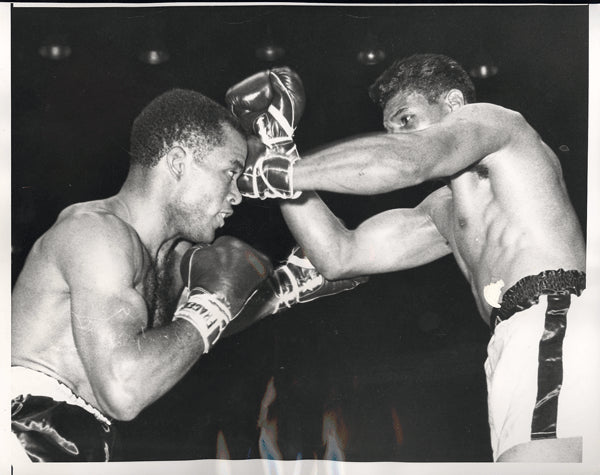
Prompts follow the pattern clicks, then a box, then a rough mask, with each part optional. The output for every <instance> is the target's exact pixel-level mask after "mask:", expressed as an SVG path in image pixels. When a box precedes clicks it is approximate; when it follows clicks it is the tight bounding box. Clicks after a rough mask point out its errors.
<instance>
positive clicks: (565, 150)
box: [558, 145, 571, 152]
mask: <svg viewBox="0 0 600 475" xmlns="http://www.w3.org/2000/svg"><path fill="white" fill-rule="evenodd" d="M558 149H559V150H560V151H561V152H570V151H571V149H570V148H569V146H568V145H561V146H560V147H558Z"/></svg>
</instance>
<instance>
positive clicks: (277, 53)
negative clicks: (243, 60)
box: [254, 27, 285, 61]
mask: <svg viewBox="0 0 600 475" xmlns="http://www.w3.org/2000/svg"><path fill="white" fill-rule="evenodd" d="M254 53H255V54H256V57H257V58H258V59H260V60H261V61H277V60H278V59H280V58H283V56H284V55H285V49H284V48H283V47H282V46H281V45H280V44H279V43H278V42H277V41H275V40H274V39H273V35H272V33H271V28H270V27H267V33H266V36H265V39H264V40H263V41H262V43H261V44H260V45H259V46H258V47H257V48H256V50H254Z"/></svg>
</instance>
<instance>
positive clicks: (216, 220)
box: [131, 89, 246, 242]
mask: <svg viewBox="0 0 600 475" xmlns="http://www.w3.org/2000/svg"><path fill="white" fill-rule="evenodd" d="M245 159H246V139H245V135H244V132H243V131H242V129H241V128H240V126H239V123H238V121H237V119H236V118H235V117H234V116H233V115H232V114H231V113H230V112H229V111H227V110H226V109H225V108H224V107H222V106H220V105H219V104H217V103H216V102H214V101H212V100H211V99H209V98H207V97H205V96H204V95H202V94H200V93H198V92H195V91H190V90H182V89H175V90H171V91H169V92H166V93H164V94H162V95H161V96H159V97H157V98H156V99H154V100H153V101H152V102H151V103H150V104H149V105H148V106H146V108H145V109H144V110H143V111H142V112H141V113H140V115H139V116H138V117H137V118H136V119H135V121H134V123H133V127H132V131H131V169H134V170H136V171H137V172H138V173H137V175H138V176H142V177H144V179H145V180H146V181H147V182H150V181H152V182H153V183H154V188H153V190H154V192H155V193H157V194H160V195H161V197H162V199H163V201H164V206H165V211H166V220H167V225H168V226H169V227H170V229H171V230H172V231H174V232H176V233H177V234H179V235H180V236H182V237H184V238H186V239H188V240H190V241H193V242H210V241H212V240H213V239H214V235H215V230H216V229H217V228H219V227H221V226H222V225H223V222H224V219H225V218H226V217H227V216H229V215H230V214H231V213H232V207H233V206H234V205H236V204H238V203H239V202H240V201H241V196H240V194H239V191H238V189H237V185H236V180H237V177H238V176H239V174H240V173H241V170H242V168H243V166H244V161H245Z"/></svg>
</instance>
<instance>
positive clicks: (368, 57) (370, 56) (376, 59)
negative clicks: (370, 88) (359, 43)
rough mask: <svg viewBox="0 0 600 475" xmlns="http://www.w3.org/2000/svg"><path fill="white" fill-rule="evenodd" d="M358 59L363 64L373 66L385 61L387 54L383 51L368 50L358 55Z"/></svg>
mask: <svg viewBox="0 0 600 475" xmlns="http://www.w3.org/2000/svg"><path fill="white" fill-rule="evenodd" d="M357 59H358V61H359V62H360V63H362V64H365V65H367V66H373V65H375V64H378V63H381V62H382V61H383V60H384V59H385V52H384V51H383V50H382V49H366V50H362V51H360V52H359V53H358V56H357Z"/></svg>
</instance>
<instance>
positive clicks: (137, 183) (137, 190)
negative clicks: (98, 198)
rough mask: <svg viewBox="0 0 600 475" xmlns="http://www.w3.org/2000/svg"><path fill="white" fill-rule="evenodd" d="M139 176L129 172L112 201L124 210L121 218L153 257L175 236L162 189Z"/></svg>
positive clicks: (137, 172) (136, 172)
mask: <svg viewBox="0 0 600 475" xmlns="http://www.w3.org/2000/svg"><path fill="white" fill-rule="evenodd" d="M146 174H148V172H146ZM142 175H143V172H140V171H136V170H132V171H130V173H129V175H128V176H127V179H126V180H125V183H124V184H123V186H122V187H121V190H120V191H119V193H117V195H116V196H115V199H116V200H117V201H118V202H120V204H121V205H122V206H123V208H124V212H123V214H124V219H125V220H126V221H127V222H128V223H129V224H130V225H131V226H132V227H133V228H134V229H135V230H136V232H137V234H138V236H139V237H140V240H141V241H142V243H143V244H144V246H145V247H146V249H147V250H148V252H149V253H150V255H151V256H152V257H153V258H156V257H157V256H158V252H159V250H160V249H161V247H163V245H164V244H165V243H166V242H167V241H172V240H173V239H175V238H176V237H177V236H176V234H175V233H174V232H173V230H172V229H171V228H170V226H169V225H168V220H167V213H166V200H165V198H164V196H163V193H162V192H161V190H163V189H165V188H166V187H161V186H157V184H155V183H153V180H152V179H151V178H149V177H147V176H145V177H143V176H142Z"/></svg>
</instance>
